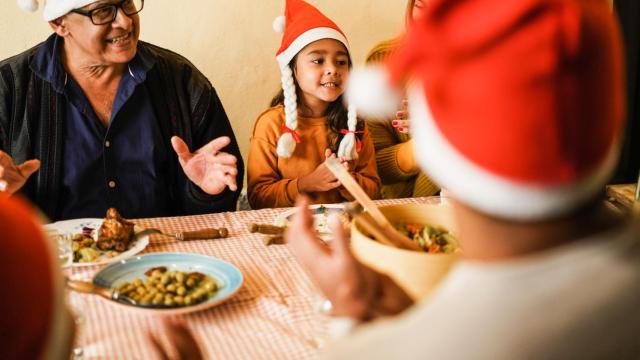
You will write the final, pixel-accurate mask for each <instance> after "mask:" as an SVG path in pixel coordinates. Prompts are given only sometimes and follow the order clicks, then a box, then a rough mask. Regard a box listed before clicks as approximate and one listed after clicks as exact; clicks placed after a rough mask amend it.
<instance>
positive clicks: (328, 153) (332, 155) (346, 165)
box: [324, 149, 351, 171]
mask: <svg viewBox="0 0 640 360" xmlns="http://www.w3.org/2000/svg"><path fill="white" fill-rule="evenodd" d="M335 157H336V154H335V153H333V152H331V149H326V150H325V151H324V158H325V159H328V158H335ZM338 161H340V164H342V166H344V168H345V169H347V171H351V170H350V167H349V160H347V159H345V158H344V157H342V156H341V157H340V158H338Z"/></svg>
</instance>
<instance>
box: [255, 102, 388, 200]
mask: <svg viewBox="0 0 640 360" xmlns="http://www.w3.org/2000/svg"><path fill="white" fill-rule="evenodd" d="M282 124H284V107H283V106H282V105H278V106H275V107H272V108H270V109H268V110H267V111H265V112H264V113H262V114H261V115H260V116H259V117H258V120H256V123H255V125H254V127H253V134H252V136H251V145H250V148H249V161H248V162H247V180H248V181H247V182H248V190H247V192H248V197H249V204H251V207H252V208H254V209H260V208H273V207H288V206H293V205H294V203H295V200H296V197H297V196H298V178H299V177H302V176H305V175H308V174H310V173H311V172H313V170H315V169H316V168H317V167H318V165H320V164H321V163H323V162H324V160H325V157H324V151H325V149H327V148H328V147H329V144H328V142H327V131H328V128H327V125H326V117H320V118H305V117H302V116H300V115H298V129H297V130H296V132H297V133H298V135H300V138H301V139H302V142H300V143H299V144H297V145H296V149H295V151H294V153H293V155H292V156H291V157H290V158H289V159H282V158H279V157H278V155H277V154H276V144H277V142H278V138H279V137H280V134H281V132H282ZM350 168H351V169H352V171H351V174H352V175H353V177H354V178H355V179H356V181H357V182H358V184H360V186H362V188H363V189H364V190H365V191H366V192H367V194H368V195H369V196H370V197H371V198H373V199H377V198H378V197H379V191H380V178H378V171H377V169H376V161H375V154H374V150H373V143H372V142H371V138H370V137H369V136H368V135H367V134H365V136H364V138H363V140H362V150H361V151H360V153H358V160H355V164H353V163H352V164H351V166H350ZM308 195H309V197H310V199H311V201H312V202H313V203H314V204H330V203H337V202H343V201H351V200H353V197H352V196H351V195H350V194H349V193H348V192H347V190H346V189H344V188H343V187H339V188H336V189H333V190H330V191H325V192H318V193H312V194H308Z"/></svg>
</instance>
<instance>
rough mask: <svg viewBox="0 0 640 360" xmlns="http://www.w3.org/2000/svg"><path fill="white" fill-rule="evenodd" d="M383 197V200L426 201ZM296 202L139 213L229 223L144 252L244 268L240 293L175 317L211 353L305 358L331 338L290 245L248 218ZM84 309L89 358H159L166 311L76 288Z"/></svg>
mask: <svg viewBox="0 0 640 360" xmlns="http://www.w3.org/2000/svg"><path fill="white" fill-rule="evenodd" d="M424 201H425V199H398V200H383V201H379V202H378V204H380V205H384V204H397V203H409V202H414V203H415V202H424ZM287 210H289V209H265V210H258V211H241V212H234V213H221V214H210V215H199V216H187V217H172V218H154V219H140V220H137V221H136V223H138V224H140V225H142V226H147V227H154V228H159V229H162V230H164V231H166V232H169V233H174V232H176V231H189V230H198V229H202V228H207V227H223V226H224V227H226V228H227V229H229V231H230V237H228V238H225V239H216V240H200V241H190V242H177V241H174V240H172V239H170V238H168V237H161V236H153V235H152V237H151V239H150V244H149V245H148V246H147V248H146V249H145V250H144V252H143V253H153V252H186V253H197V254H202V255H208V256H212V257H216V258H219V259H222V260H225V261H228V262H230V263H232V264H234V265H235V266H236V267H238V268H239V269H240V271H242V274H243V275H244V279H245V282H244V285H243V287H242V289H241V290H240V291H239V292H238V293H236V295H235V296H234V297H233V298H231V299H230V300H228V301H227V302H225V303H223V304H222V305H219V306H216V307H213V308H211V309H209V310H205V311H201V312H197V313H193V314H188V315H181V316H175V317H170V319H179V320H181V321H182V322H184V323H185V324H186V325H187V327H188V328H190V329H191V330H192V331H193V333H194V334H195V336H196V337H197V339H198V341H199V343H200V345H201V347H202V350H203V352H204V354H205V357H206V358H208V359H304V358H310V357H313V356H314V355H315V354H316V353H317V352H318V351H319V349H320V348H321V346H322V344H323V341H324V340H325V339H326V337H327V324H328V319H327V318H326V317H325V316H324V315H321V314H319V313H317V312H316V311H315V305H316V304H317V302H318V301H320V300H321V299H322V297H321V294H320V293H319V292H318V290H317V288H315V287H314V285H313V284H312V282H311V281H310V279H309V278H308V276H307V275H306V273H305V272H304V271H303V269H302V268H301V267H300V265H299V264H298V262H297V261H296V260H295V258H294V257H293V255H292V254H291V253H290V251H289V249H288V248H287V246H286V245H278V246H269V247H267V246H265V245H264V243H263V238H262V235H259V234H251V233H249V232H248V230H247V224H248V223H252V222H253V223H273V222H274V221H275V219H276V218H277V217H278V215H279V214H282V213H283V212H285V211H287ZM98 270H100V267H87V268H73V269H71V270H68V271H70V272H71V274H70V275H71V277H72V278H74V279H85V280H91V279H92V278H93V276H94V275H95V273H96V272H97V271H98ZM69 301H70V303H71V305H72V308H75V309H76V310H79V312H80V315H81V317H80V318H81V320H82V321H81V323H80V326H79V336H78V345H79V346H81V347H82V348H83V350H84V358H85V359H145V360H146V359H155V358H158V356H157V354H156V353H155V351H154V350H153V347H152V346H151V344H150V342H149V339H148V334H149V333H154V334H157V335H158V336H159V338H160V339H161V341H162V339H163V338H165V336H166V334H165V333H164V329H163V327H162V324H163V321H162V318H161V317H158V316H152V315H144V314H138V313H131V312H128V311H126V310H125V309H123V308H122V307H120V306H117V305H114V304H111V303H109V301H108V300H105V299H102V298H99V297H98V296H92V295H84V294H78V293H70V294H69Z"/></svg>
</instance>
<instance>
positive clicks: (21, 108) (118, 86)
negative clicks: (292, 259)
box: [0, 0, 244, 220]
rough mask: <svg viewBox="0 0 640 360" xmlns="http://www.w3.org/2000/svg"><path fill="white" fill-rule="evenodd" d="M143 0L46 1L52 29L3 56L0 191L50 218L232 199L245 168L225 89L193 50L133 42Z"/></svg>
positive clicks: (213, 206)
mask: <svg viewBox="0 0 640 360" xmlns="http://www.w3.org/2000/svg"><path fill="white" fill-rule="evenodd" d="M19 3H20V5H21V6H22V7H23V8H26V9H28V10H31V11H33V10H35V9H36V8H37V2H36V1H35V0H32V1H29V0H19ZM143 6H144V0H117V1H116V0H101V1H95V0H47V1H46V2H45V5H44V19H45V20H46V21H48V23H49V25H50V26H51V28H52V29H53V31H54V34H52V35H51V36H50V37H49V38H48V39H47V40H46V41H45V42H43V43H41V44H39V45H37V46H36V47H34V48H32V49H30V50H27V51H25V52H24V53H22V54H19V55H17V56H14V57H11V58H9V59H6V60H4V61H2V62H0V191H3V192H6V193H9V194H14V193H16V192H18V191H19V192H21V193H23V194H24V195H26V196H27V197H28V198H29V199H30V200H31V201H33V202H34V203H35V204H37V205H38V206H39V207H40V208H41V209H42V210H43V211H44V212H45V213H46V215H47V216H48V217H49V218H51V219H53V220H57V219H68V218H77V217H102V216H104V214H105V212H106V209H107V208H109V207H115V208H117V209H118V210H119V211H120V212H121V213H122V214H123V216H125V217H153V216H167V215H184V214H197V213H210V212H219V211H230V210H235V203H236V200H237V198H238V194H239V190H240V188H241V187H242V179H243V171H244V170H243V163H242V159H241V158H240V154H239V150H238V146H237V143H236V140H235V137H234V134H233V130H232V128H231V125H230V123H229V120H228V118H227V116H226V114H225V111H224V109H223V107H222V104H221V102H220V99H219V98H218V96H217V94H216V92H215V90H214V89H213V87H212V86H211V84H210V83H209V81H208V80H207V79H206V78H205V76H204V75H203V74H202V73H200V72H199V71H198V70H197V69H196V68H195V67H194V66H193V65H192V64H191V63H190V62H189V61H188V60H186V59H185V58H183V57H181V56H180V55H177V54H175V53H173V52H171V51H168V50H165V49H162V48H159V47H157V46H154V45H151V44H148V43H144V42H141V41H138V36H139V34H140V18H139V14H138V13H139V12H140V11H141V10H142V9H143ZM190 149H191V150H194V152H193V153H192V152H191V150H190ZM195 149H197V150H195ZM223 149H224V151H223Z"/></svg>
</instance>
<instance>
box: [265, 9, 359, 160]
mask: <svg viewBox="0 0 640 360" xmlns="http://www.w3.org/2000/svg"><path fill="white" fill-rule="evenodd" d="M273 29H274V30H275V31H276V32H279V33H284V34H283V36H282V44H281V45H280V49H278V52H277V53H276V60H277V61H278V65H279V66H280V72H281V73H282V89H283V91H284V110H285V125H284V126H283V133H282V135H281V136H280V139H279V140H278V146H277V153H278V156H280V157H282V158H289V157H291V155H292V154H293V152H294V150H295V148H296V142H299V141H301V140H300V138H299V137H298V136H297V135H296V134H295V130H296V129H297V127H298V100H297V96H296V87H295V82H294V80H293V71H292V70H291V67H290V66H289V63H290V62H291V60H292V59H293V58H294V57H295V56H296V55H297V54H298V53H299V52H300V50H302V49H303V48H304V47H305V46H307V45H309V44H311V43H312V42H314V41H318V40H322V39H334V40H337V41H340V42H341V43H342V44H343V45H344V47H345V48H346V49H347V51H349V42H348V41H347V37H346V36H345V35H344V33H343V32H342V30H340V28H339V27H338V25H336V24H335V23H334V22H333V21H331V20H330V19H329V18H327V17H326V16H325V15H324V14H322V13H321V12H320V11H319V10H318V9H316V8H315V7H313V6H312V5H310V4H308V3H306V2H304V1H302V0H287V2H286V8H285V16H279V17H277V18H276V19H275V20H274V22H273ZM356 124H357V114H356V111H355V108H354V107H349V111H348V120H347V126H348V129H347V130H348V132H347V134H346V135H345V136H344V137H343V139H342V141H341V142H340V146H339V148H338V154H337V155H338V156H341V157H345V158H347V159H348V160H351V159H352V158H356V157H357V152H356V149H355V148H356V146H355V145H356V138H355V131H356Z"/></svg>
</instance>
